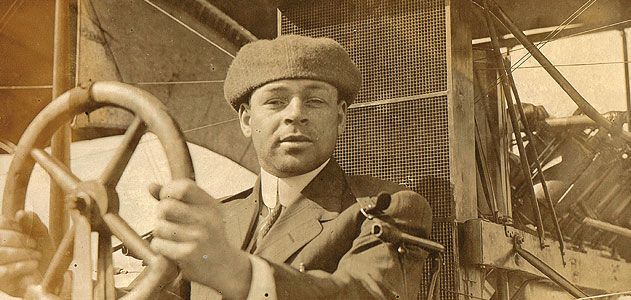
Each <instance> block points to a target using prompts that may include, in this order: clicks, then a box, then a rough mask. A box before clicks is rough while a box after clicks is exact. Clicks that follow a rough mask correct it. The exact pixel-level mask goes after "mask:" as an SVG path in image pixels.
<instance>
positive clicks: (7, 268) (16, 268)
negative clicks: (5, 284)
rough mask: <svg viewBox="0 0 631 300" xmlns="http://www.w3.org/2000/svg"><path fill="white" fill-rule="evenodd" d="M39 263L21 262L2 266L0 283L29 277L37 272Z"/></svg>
mask: <svg viewBox="0 0 631 300" xmlns="http://www.w3.org/2000/svg"><path fill="white" fill-rule="evenodd" d="M38 266H39V263H38V262H37V261H36V260H27V261H19V262H16V263H12V264H6V265H0V281H2V280H15V279H16V278H17V277H18V276H23V275H28V274H31V273H33V272H35V271H37V267H38Z"/></svg>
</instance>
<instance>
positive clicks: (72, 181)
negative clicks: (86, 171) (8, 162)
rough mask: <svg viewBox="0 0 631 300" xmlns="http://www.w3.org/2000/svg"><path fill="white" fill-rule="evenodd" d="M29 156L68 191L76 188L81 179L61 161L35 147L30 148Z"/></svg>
mask: <svg viewBox="0 0 631 300" xmlns="http://www.w3.org/2000/svg"><path fill="white" fill-rule="evenodd" d="M31 156H32V157H33V159H35V161H37V162H38V163H39V165H40V166H42V168H43V169H44V170H45V171H46V172H47V173H48V175H50V177H51V178H52V179H53V180H54V181H55V182H56V183H57V184H58V185H59V186H60V187H61V189H62V190H63V191H64V192H66V193H70V192H72V191H73V190H75V189H76V188H77V185H78V184H79V182H81V180H80V179H79V178H78V177H77V176H75V175H74V174H73V173H72V171H70V170H69V169H68V167H66V166H65V165H64V164H63V163H62V162H61V161H59V160H58V159H56V158H54V157H52V156H50V154H48V153H47V152H46V151H44V150H42V149H39V148H35V149H33V150H31Z"/></svg>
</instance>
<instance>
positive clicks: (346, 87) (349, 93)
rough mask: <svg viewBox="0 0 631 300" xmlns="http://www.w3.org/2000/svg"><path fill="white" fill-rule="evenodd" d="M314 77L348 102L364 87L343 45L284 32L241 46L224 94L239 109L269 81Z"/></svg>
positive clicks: (225, 82)
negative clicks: (334, 89) (255, 91)
mask: <svg viewBox="0 0 631 300" xmlns="http://www.w3.org/2000/svg"><path fill="white" fill-rule="evenodd" d="M283 79H313V80H320V81H324V82H327V83H329V84H331V85H333V86H335V87H336V88H337V90H338V93H339V95H340V99H343V100H344V101H346V102H347V103H348V104H349V105H350V104H351V103H352V102H353V101H354V100H355V97H356V96H357V93H358V92H359V89H360V88H361V74H360V73H359V70H358V69H357V66H355V64H354V63H353V61H352V60H351V58H350V57H349V55H348V53H347V52H346V51H345V50H344V48H342V46H341V45H340V44H338V43H337V42H336V41H334V40H332V39H329V38H312V37H306V36H299V35H281V36H279V37H277V38H275V39H273V40H258V41H255V42H252V43H249V44H247V45H245V46H243V47H242V48H241V50H239V52H238V53H237V56H236V57H235V58H234V60H233V61H232V64H231V65H230V67H229V68H228V74H227V76H226V80H225V81H224V88H223V91H224V96H225V97H226V100H227V101H228V103H229V104H230V105H231V106H232V107H233V108H234V109H235V110H238V109H239V106H240V105H241V103H243V102H245V101H248V100H249V96H250V94H251V93H252V92H253V91H254V90H256V89H257V88H259V87H261V86H263V85H265V84H266V83H269V82H272V81H277V80H283Z"/></svg>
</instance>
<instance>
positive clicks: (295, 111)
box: [285, 97, 309, 124]
mask: <svg viewBox="0 0 631 300" xmlns="http://www.w3.org/2000/svg"><path fill="white" fill-rule="evenodd" d="M285 110H286V114H285V123H286V124H295V123H298V124H306V123H307V122H308V121H309V118H308V117H307V114H306V111H305V107H304V103H303V101H302V99H299V98H297V97H296V98H293V99H291V101H290V102H289V105H287V107H285Z"/></svg>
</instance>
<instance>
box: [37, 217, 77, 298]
mask: <svg viewBox="0 0 631 300" xmlns="http://www.w3.org/2000/svg"><path fill="white" fill-rule="evenodd" d="M74 237H75V226H74V224H72V225H71V226H70V228H68V230H67V231H66V233H65V234H64V237H63V238H62V239H61V243H59V248H57V251H55V254H54V255H53V258H52V259H51V261H50V265H48V268H47V269H46V273H45V274H44V279H43V280H42V287H43V289H44V291H45V292H48V293H51V292H53V291H54V290H55V289H56V288H57V287H58V286H59V285H60V284H61V281H60V279H61V278H63V274H64V273H65V272H66V270H67V269H68V266H69V265H70V263H71V262H72V254H73V252H74Z"/></svg>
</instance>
